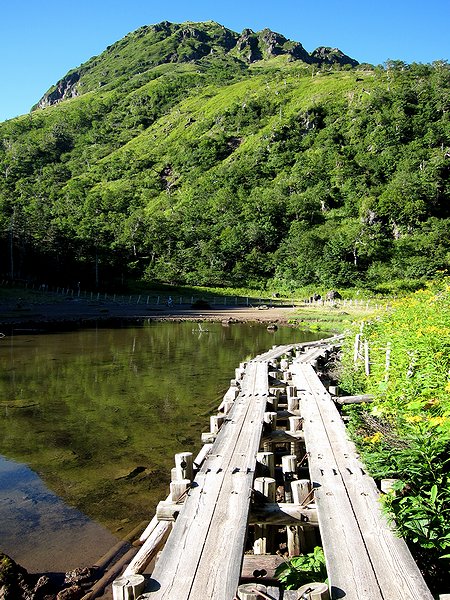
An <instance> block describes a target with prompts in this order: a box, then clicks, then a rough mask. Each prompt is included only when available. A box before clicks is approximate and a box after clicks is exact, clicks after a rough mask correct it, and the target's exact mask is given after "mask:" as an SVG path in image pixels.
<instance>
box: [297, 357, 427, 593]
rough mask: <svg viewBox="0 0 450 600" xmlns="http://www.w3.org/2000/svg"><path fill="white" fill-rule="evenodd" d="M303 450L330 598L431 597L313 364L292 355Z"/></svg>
mask: <svg viewBox="0 0 450 600" xmlns="http://www.w3.org/2000/svg"><path fill="white" fill-rule="evenodd" d="M291 372H292V381H293V383H294V384H295V385H296V387H297V392H298V394H299V396H300V398H301V400H300V411H301V414H302V416H303V419H304V422H303V429H304V433H305V442H306V449H307V451H308V461H309V470H310V476H311V481H312V484H313V487H314V490H315V493H314V496H315V502H316V506H317V512H318V516H319V525H320V533H321V537H322V543H323V548H324V551H325V557H326V562H327V571H328V576H329V581H330V585H331V595H332V598H344V597H345V598H346V599H347V600H381V599H384V600H399V599H402V600H417V599H418V598H420V599H427V600H432V598H433V597H432V595H431V593H430V591H429V589H428V587H427V586H426V585H425V582H424V580H423V578H422V575H421V574H420V572H419V570H418V568H417V566H416V564H415V562H414V560H413V559H412V557H411V554H410V552H409V550H408V548H407V546H406V544H405V542H404V541H403V540H401V539H400V538H398V537H396V536H395V534H394V533H393V532H392V530H391V528H390V527H389V526H388V524H387V522H386V520H385V518H384V517H383V515H382V513H381V510H380V505H379V492H378V490H377V488H376V485H375V482H374V480H373V479H372V478H371V477H369V476H368V475H367V474H366V472H365V470H364V467H363V466H362V464H361V463H360V462H359V460H358V458H357V456H356V453H355V449H354V447H353V444H352V443H351V442H350V441H349V439H348V437H347V433H346V430H345V426H344V423H343V422H342V419H341V417H340V415H339V413H338V411H337V409H336V407H335V405H334V403H333V401H332V399H331V396H330V394H329V393H328V392H327V390H326V389H325V388H324V386H323V385H322V383H321V381H320V380H319V378H318V377H317V375H316V373H315V372H314V370H313V368H312V367H311V365H309V364H305V363H301V362H299V361H296V360H294V362H293V364H292V366H291Z"/></svg>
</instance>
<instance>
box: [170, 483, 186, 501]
mask: <svg viewBox="0 0 450 600" xmlns="http://www.w3.org/2000/svg"><path fill="white" fill-rule="evenodd" d="M190 485H191V481H190V479H181V480H180V481H171V482H170V499H171V501H172V502H178V500H179V499H180V498H181V497H182V496H184V494H185V493H186V492H187V490H188V489H189V487H190Z"/></svg>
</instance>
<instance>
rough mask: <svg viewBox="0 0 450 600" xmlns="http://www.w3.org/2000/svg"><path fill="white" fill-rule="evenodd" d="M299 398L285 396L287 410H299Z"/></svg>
mask: <svg viewBox="0 0 450 600" xmlns="http://www.w3.org/2000/svg"><path fill="white" fill-rule="evenodd" d="M299 406H300V399H299V398H298V397H297V396H289V395H288V398H287V408H288V411H289V412H294V411H297V410H299Z"/></svg>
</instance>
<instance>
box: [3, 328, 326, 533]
mask: <svg viewBox="0 0 450 600" xmlns="http://www.w3.org/2000/svg"><path fill="white" fill-rule="evenodd" d="M204 329H206V327H204ZM195 333H197V332H195ZM195 333H194V334H193V327H192V323H188V322H185V323H176V324H174V323H153V324H149V325H148V326H145V327H143V328H135V329H97V330H86V331H78V332H74V333H68V334H55V335H47V336H33V337H16V338H13V339H11V341H10V343H9V345H8V348H6V346H5V347H4V348H3V347H2V348H1V349H0V351H1V352H2V360H3V362H4V364H5V367H6V368H5V369H4V374H3V377H2V378H1V379H0V394H1V396H0V397H1V398H2V402H1V404H2V405H3V402H8V408H5V414H4V418H3V419H2V420H1V421H0V440H1V441H0V453H3V454H4V455H5V456H8V457H11V458H15V459H16V460H20V461H22V462H26V463H28V464H29V465H30V466H31V467H32V468H33V469H35V470H36V471H38V472H39V473H40V474H41V475H42V477H43V478H44V480H45V482H46V483H47V484H48V485H49V486H50V487H51V489H52V490H54V491H55V492H57V493H58V494H59V495H61V496H62V497H63V498H64V499H65V500H66V501H68V502H69V503H70V504H72V505H74V506H76V507H77V508H79V509H81V510H83V511H84V512H85V513H86V514H88V515H89V516H91V517H93V518H95V519H96V520H98V521H100V522H103V523H104V524H106V525H108V526H109V527H111V528H112V529H113V530H114V529H116V528H117V527H123V523H121V521H122V520H123V519H130V521H132V522H133V523H134V522H140V521H141V520H142V519H144V518H146V517H148V516H150V515H151V513H152V510H153V507H154V506H155V504H156V503H157V501H158V500H159V499H161V497H162V496H163V495H164V494H165V493H166V491H167V489H166V488H167V485H168V481H169V478H170V469H171V467H172V462H173V456H174V454H175V453H176V452H180V451H182V450H189V451H196V450H197V449H198V448H199V447H200V434H201V431H202V428H203V429H204V428H205V426H207V419H208V415H209V414H210V413H211V412H212V411H214V410H215V409H216V408H217V406H218V405H219V403H220V400H221V396H222V395H223V393H224V392H225V391H226V389H227V388H228V385H229V380H230V379H231V378H232V377H233V375H234V369H235V367H236V366H238V364H239V362H241V361H242V360H244V359H245V358H246V357H248V356H255V355H256V354H257V353H259V352H261V351H263V350H267V348H270V347H271V346H272V345H273V344H275V343H288V342H291V341H302V339H303V338H302V339H300V337H301V336H302V335H304V334H301V333H299V332H297V331H294V330H292V329H287V328H285V329H281V330H279V331H278V332H276V334H274V333H269V332H267V330H266V327H265V326H264V325H261V326H251V325H248V324H238V325H233V326H232V327H223V326H222V325H221V324H220V323H208V335H201V336H199V335H196V334H195ZM274 335H275V336H276V337H274ZM309 337H310V338H313V337H317V336H315V335H314V334H310V336H309ZM27 403H29V406H28V407H26V406H27ZM15 406H16V408H14V407H15ZM20 406H21V407H22V408H19V407H20ZM140 466H142V467H143V469H142V470H139V469H136V467H140ZM135 469H136V474H135V475H134V476H132V477H123V475H126V474H130V473H132V472H133V470H135ZM129 526H131V523H130V525H129ZM127 527H128V525H127Z"/></svg>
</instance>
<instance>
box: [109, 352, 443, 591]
mask: <svg viewBox="0 0 450 600" xmlns="http://www.w3.org/2000/svg"><path fill="white" fill-rule="evenodd" d="M328 349H329V345H328V347H327V346H326V345H324V343H323V342H316V343H311V344H305V345H303V346H302V347H301V348H299V349H298V351H296V347H295V345H289V346H278V347H274V348H273V349H272V350H270V351H268V352H266V353H264V354H262V355H260V356H258V357H256V358H255V359H254V360H252V361H250V362H248V363H247V364H246V365H245V367H244V366H241V368H240V369H237V370H236V381H235V380H232V385H231V387H230V390H229V391H228V392H227V394H225V397H224V401H223V402H222V405H221V407H220V410H221V411H222V413H221V414H222V416H220V415H219V416H217V417H212V420H211V429H212V431H211V432H210V433H209V434H204V436H202V437H205V440H206V441H208V442H210V443H206V444H205V445H204V447H203V450H202V451H201V452H200V454H199V456H198V457H197V459H195V461H194V462H197V463H198V472H197V474H196V476H195V478H194V479H193V481H192V484H191V485H190V487H189V482H185V483H187V486H186V489H187V492H186V494H185V496H186V498H185V500H184V504H182V503H177V502H176V501H175V502H174V499H173V497H172V498H171V497H170V496H169V497H168V501H167V502H165V503H164V502H163V503H160V507H159V508H158V511H157V515H158V518H162V519H168V520H170V519H171V520H172V522H171V523H170V522H169V521H168V520H165V521H164V520H163V521H160V522H158V519H157V518H154V519H153V521H152V522H151V523H150V525H149V527H148V528H147V530H148V531H147V533H146V534H145V536H144V537H148V539H147V541H146V542H145V544H144V547H143V551H144V548H145V546H146V545H148V548H149V552H147V554H146V556H145V557H142V556H140V554H141V553H139V554H138V555H137V557H136V559H135V560H134V561H133V562H132V563H130V565H129V567H128V568H127V569H126V570H125V573H124V575H125V576H126V577H128V578H129V580H127V579H126V577H124V578H121V580H117V581H116V582H117V590H118V591H117V595H115V598H117V599H118V598H120V599H122V598H128V597H129V596H128V595H127V593H128V592H127V591H126V589H127V585H131V584H132V579H133V577H134V576H135V575H134V574H136V573H142V572H143V570H144V569H145V567H146V565H147V564H148V562H149V560H150V557H152V558H154V556H155V555H156V552H157V550H158V549H159V548H160V546H161V545H162V544H163V543H164V541H165V539H166V537H167V535H168V533H169V531H170V529H171V528H172V531H171V533H170V535H169V537H168V539H167V542H166V543H165V545H164V548H163V550H162V552H161V554H160V556H159V558H158V561H157V562H156V566H155V567H154V569H153V572H152V573H151V576H150V578H149V577H147V579H146V581H145V591H144V593H143V594H142V596H139V598H140V599H142V600H144V599H145V600H200V599H202V600H203V599H205V600H209V599H211V600H233V599H234V598H236V597H237V596H236V595H237V593H238V588H239V584H240V583H242V581H243V579H242V576H243V573H244V571H245V569H246V568H247V571H248V565H249V564H251V563H252V562H253V559H255V563H256V561H258V560H261V561H262V562H261V564H263V563H264V558H265V557H264V556H260V558H259V559H258V556H256V555H255V556H252V555H249V556H247V555H246V557H245V558H246V561H244V551H245V549H246V539H247V534H248V527H249V524H254V525H253V527H254V528H255V531H254V535H255V542H256V543H255V546H254V551H255V554H256V552H257V551H258V552H261V553H264V552H265V551H266V550H265V544H266V541H267V543H268V545H269V540H270V532H269V529H270V526H271V525H270V524H273V525H274V526H275V527H276V526H278V528H279V526H280V525H285V526H287V527H286V535H287V536H288V537H287V546H288V549H289V552H290V554H291V555H292V554H293V553H294V554H295V553H298V549H299V548H300V547H302V546H301V545H302V544H304V543H307V542H308V539H309V540H310V541H314V539H315V537H316V534H315V533H314V532H315V531H317V529H314V528H317V524H319V527H320V538H321V543H322V545H323V548H324V552H325V558H326V563H327V571H328V575H329V582H330V590H329V594H330V598H331V599H332V600H337V599H338V598H344V597H345V598H346V600H400V599H401V600H413V599H414V600H417V599H419V598H420V599H421V600H422V599H425V600H432V596H431V593H430V592H429V590H428V588H427V586H426V584H425V582H424V580H423V578H422V576H421V574H420V572H419V570H418V568H417V566H416V564H415V562H414V560H413V559H412V557H411V555H410V553H409V551H408V549H407V547H406V544H405V543H404V542H403V541H402V540H401V539H399V538H397V537H396V536H395V534H394V533H393V532H392V531H391V529H390V528H389V526H388V525H387V522H386V521H385V519H384V517H383V515H382V514H381V510H380V505H379V493H378V491H377V488H376V486H375V482H374V481H373V480H372V479H371V478H370V477H369V476H368V475H367V474H366V473H365V470H364V468H363V466H362V465H361V463H360V462H359V461H358V458H357V456H356V453H355V450H354V447H353V445H352V444H351V442H350V441H349V439H348V437H347V434H346V430H345V426H344V424H343V422H342V420H341V418H340V415H339V413H338V411H337V409H336V407H335V405H334V402H333V400H332V398H331V396H330V394H329V393H328V391H327V390H326V389H325V388H324V386H323V384H322V382H321V381H320V379H319V377H318V376H317V374H316V372H315V371H314V368H313V365H314V366H317V363H318V362H320V360H321V359H323V358H324V356H325V355H326V353H327V351H328ZM289 355H290V358H288V356H289ZM292 355H295V356H294V358H292ZM282 356H284V358H283V359H282V360H280V357H282ZM274 386H275V387H274ZM282 397H283V400H281V398H282ZM278 400H280V402H279V406H277V403H278ZM274 411H276V412H274ZM300 415H301V416H300ZM277 417H278V418H279V419H280V421H281V422H282V423H287V425H286V426H284V425H282V426H281V427H283V429H281V428H280V427H276V426H275V425H274V424H276V420H277ZM215 419H217V421H215ZM216 425H217V427H216ZM301 425H303V428H302V429H300V428H301ZM272 426H273V427H272ZM305 444H306V451H307V452H306V454H304V453H305ZM283 445H284V446H283ZM280 447H281V448H283V447H285V450H284V455H286V454H287V456H284V455H283V456H282V459H283V462H284V459H287V463H290V464H291V465H295V466H294V467H292V466H291V467H288V468H287V470H286V472H285V473H284V475H283V482H284V490H285V491H286V493H287V490H289V494H290V495H291V498H290V500H287V499H286V498H287V496H286V498H285V502H277V501H276V500H275V493H274V488H273V489H272V492H273V494H272V496H270V494H269V495H268V496H267V497H266V502H263V503H262V504H261V503H260V502H259V503H258V502H255V501H254V494H255V492H254V489H255V488H256V484H257V483H258V484H260V483H261V481H260V480H258V479H255V474H256V471H257V469H261V465H263V466H264V468H266V466H265V464H264V460H265V459H266V455H270V454H272V452H270V451H269V452H261V451H262V450H275V449H276V448H278V450H279V449H280ZM294 450H295V452H296V453H297V454H298V453H300V452H301V453H302V454H304V458H306V456H307V457H308V467H309V477H310V479H311V481H306V482H305V483H307V484H308V486H310V485H312V487H313V493H312V494H311V493H308V492H307V493H306V496H304V497H303V500H304V501H302V499H301V498H300V497H299V490H300V488H301V485H302V483H303V482H302V481H300V480H298V481H290V480H291V479H294V480H295V479H298V475H299V472H300V471H299V470H297V457H296V456H290V454H292V453H293V451H294ZM282 454H283V452H282ZM271 458H273V457H271ZM298 458H299V459H300V456H299V457H298ZM291 459H293V460H292V461H291ZM261 461H262V462H261ZM299 463H300V464H301V461H300V460H299ZM194 467H195V464H194ZM179 468H180V466H179ZM181 468H182V469H184V468H185V467H184V466H183V463H182V465H181ZM186 468H187V467H186ZM271 468H272V472H273V471H274V468H273V464H272V467H271ZM299 468H300V467H299ZM278 469H280V470H281V467H278ZM293 469H294V470H293ZM284 470H285V469H284V464H283V471H284ZM272 477H274V475H273V474H272ZM260 479H267V481H269V480H270V479H271V478H270V477H267V478H260ZM271 481H272V483H273V484H274V485H275V479H271ZM289 482H290V483H289ZM180 483H183V482H176V483H175V486H177V485H178V484H180ZM263 483H264V482H263ZM294 483H296V484H299V485H298V486H294ZM289 501H290V502H291V503H290V504H289V503H286V502H289ZM171 511H172V512H171ZM277 524H278V525H277ZM268 528H269V529H268ZM308 532H309V533H308ZM288 534H290V535H288ZM265 536H268V537H267V540H266V537H265ZM141 539H142V538H141ZM257 549H258V550H257ZM144 554H145V552H144ZM273 558H276V557H274V556H270V555H267V557H266V559H267V560H266V562H265V563H264V564H266V565H269V563H270V561H271V564H272V565H273V564H276V563H275V562H274V561H273V560H272V559H273ZM250 559H252V560H250ZM280 560H281V559H280ZM245 564H246V565H247V567H245ZM243 565H244V566H243ZM268 568H269V567H268ZM272 572H273V568H272ZM248 579H249V577H248V573H247V577H244V581H247V580H248ZM123 580H125V581H123ZM141 580H142V577H141ZM250 581H254V580H253V579H252V577H251V568H250ZM116 582H115V583H116ZM262 583H264V582H262ZM142 585H143V583H142V581H141V582H140V583H139V586H142ZM271 585H272V584H271V583H270V582H269V583H268V586H267V587H264V588H263V589H264V590H266V591H265V592H262V594H263V595H261V596H256V595H252V593H251V592H250V594H249V595H244V592H242V591H241V590H242V586H241V587H240V588H239V597H240V598H256V597H258V598H270V599H273V600H293V599H297V598H298V597H299V596H298V593H297V592H296V591H287V592H283V591H282V590H279V589H278V588H276V587H270V586H271ZM252 586H256V582H254V583H251V584H250V589H251V588H252ZM136 589H137V588H136ZM322 591H323V590H322ZM122 592H123V594H122ZM325 592H326V593H324V594H322V595H320V594H319V595H317V596H314V598H316V597H317V598H327V597H328V591H327V590H325ZM130 597H134V595H133V596H130ZM302 597H303V596H302ZM304 597H306V598H310V597H311V596H308V595H306V596H304Z"/></svg>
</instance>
